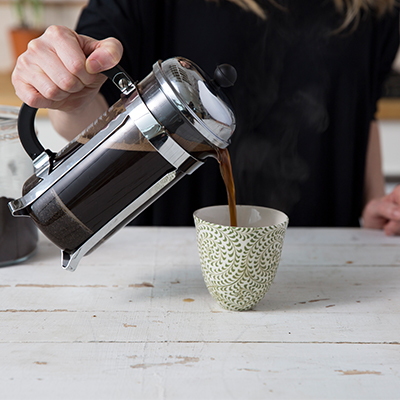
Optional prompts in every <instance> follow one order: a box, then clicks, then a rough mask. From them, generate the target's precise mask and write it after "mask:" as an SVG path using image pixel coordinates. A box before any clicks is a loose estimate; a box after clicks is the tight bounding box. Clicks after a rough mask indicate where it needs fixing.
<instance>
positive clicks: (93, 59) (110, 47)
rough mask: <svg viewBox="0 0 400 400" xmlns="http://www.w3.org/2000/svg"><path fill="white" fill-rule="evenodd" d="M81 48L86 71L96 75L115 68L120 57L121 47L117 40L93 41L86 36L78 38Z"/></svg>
mask: <svg viewBox="0 0 400 400" xmlns="http://www.w3.org/2000/svg"><path fill="white" fill-rule="evenodd" d="M80 40H81V47H82V50H83V52H84V53H85V55H86V56H88V57H87V59H86V71H87V72H88V73H89V74H97V73H99V72H102V71H106V70H107V69H110V68H112V67H114V66H116V65H117V64H118V63H119V62H120V60H121V57H122V53H123V47H122V44H121V42H120V41H119V40H117V39H115V38H107V39H104V40H100V41H98V40H95V39H92V38H89V37H87V36H80Z"/></svg>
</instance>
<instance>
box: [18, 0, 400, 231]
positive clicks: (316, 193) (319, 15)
mask: <svg viewBox="0 0 400 400" xmlns="http://www.w3.org/2000/svg"><path fill="white" fill-rule="evenodd" d="M398 48H399V12H398V9H397V7H396V6H395V4H394V0H375V1H373V0H361V1H355V0H348V1H347V0H331V1H325V2H321V1H319V0H306V1H302V2H299V1H297V0H257V1H256V0H113V1H112V0H91V1H90V2H89V4H88V5H87V7H86V8H85V9H84V10H83V12H82V15H81V17H80V19H79V22H78V25H77V28H76V31H72V30H69V29H67V28H65V27H61V26H51V27H49V28H48V29H47V30H46V32H45V33H44V35H43V36H41V37H40V38H38V39H35V40H34V41H32V42H31V43H30V44H29V46H28V50H27V51H26V52H25V53H24V54H23V55H22V56H20V57H19V59H18V61H17V63H16V66H15V69H14V71H13V74H12V82H13V84H14V86H15V89H16V93H17V95H18V96H19V97H20V98H21V99H22V100H23V101H24V102H25V103H27V104H29V105H31V106H33V107H36V108H49V115H50V118H51V121H52V123H53V125H54V127H55V129H56V130H57V131H58V132H59V133H60V134H61V135H63V136H64V137H66V138H67V139H72V138H73V137H74V136H75V135H76V134H78V133H79V132H80V131H81V130H83V129H84V128H85V127H86V126H88V125H89V124H90V123H91V122H92V121H93V120H94V119H95V118H97V117H98V116H99V115H101V114H102V113H103V112H104V111H105V110H106V109H107V107H108V106H109V105H111V104H113V103H114V102H115V101H116V100H117V99H118V96H119V94H118V90H117V89H116V88H114V86H113V84H112V83H111V82H110V81H106V78H105V76H104V75H103V74H101V71H104V70H107V69H109V68H111V67H113V66H114V65H116V64H117V63H120V64H121V65H122V67H123V68H124V69H125V70H126V71H127V72H128V73H129V75H130V76H131V77H133V79H136V80H141V79H143V78H144V77H145V76H146V75H147V74H148V73H149V72H150V71H151V69H152V65H153V63H154V62H156V61H157V60H158V59H163V60H164V59H167V58H169V57H173V56H184V57H186V58H188V59H190V60H192V61H194V62H195V63H196V64H198V65H199V66H200V67H201V68H202V69H203V70H204V71H206V73H208V74H209V75H212V73H213V70H214V68H215V67H216V66H217V65H218V64H221V63H229V64H231V65H233V66H234V67H235V68H236V70H237V74H238V78H237V82H236V83H235V85H234V86H233V87H232V88H228V89H226V94H227V96H228V97H229V99H230V101H231V103H232V107H233V109H234V111H235V114H236V118H237V128H236V131H235V133H234V134H233V136H232V143H231V145H230V147H229V152H230V155H231V160H232V168H233V174H234V179H235V184H236V194H237V203H238V204H255V205H262V206H268V207H273V208H278V209H280V210H282V211H284V212H286V213H287V214H288V215H289V219H290V225H291V226H350V227H351V226H360V223H361V224H362V226H364V227H366V228H376V229H383V230H384V231H385V233H386V234H387V235H394V234H399V233H400V188H398V187H397V188H395V189H394V191H393V192H392V193H391V194H389V195H385V192H384V180H383V175H382V168H381V158H380V157H381V156H380V147H379V130H378V124H377V122H376V121H375V113H376V103H377V100H378V99H379V96H380V93H381V88H382V84H383V82H384V80H385V77H386V75H387V74H388V72H389V71H390V68H391V64H392V62H393V59H394V57H395V54H396V52H397V50H398ZM226 202H227V200H226V192H225V188H224V185H223V183H222V179H221V177H220V174H219V171H218V165H217V163H216V162H213V161H211V160H210V161H207V162H206V163H205V165H204V166H202V167H201V168H199V169H198V170H197V171H196V172H195V173H193V175H191V176H189V177H186V178H184V179H183V180H181V181H180V182H179V183H178V184H177V185H175V186H174V187H173V188H172V189H170V190H169V191H168V192H167V193H166V194H164V195H163V196H162V197H161V198H160V199H159V200H157V201H156V202H155V203H154V204H153V205H152V206H151V207H150V208H149V209H147V210H145V211H144V212H143V213H142V214H141V215H139V216H138V217H137V218H136V219H135V221H134V223H136V224H142V225H152V224H153V225H191V224H192V223H193V222H192V212H193V211H194V210H195V209H197V208H200V207H203V206H207V205H215V204H226Z"/></svg>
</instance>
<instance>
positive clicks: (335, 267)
mask: <svg viewBox="0 0 400 400" xmlns="http://www.w3.org/2000/svg"><path fill="white" fill-rule="evenodd" d="M269 398H271V399H399V398H400V238H387V237H385V236H384V235H383V233H382V232H379V231H366V230H358V229H294V228H289V230H288V233H287V235H286V240H285V245H284V252H283V257H282V262H281V265H280V267H279V269H278V274H277V276H276V279H275V281H274V283H273V285H272V287H271V289H270V291H269V292H268V293H267V295H266V297H265V298H264V299H263V301H262V302H261V303H260V304H259V305H258V306H257V307H256V308H255V310H253V311H249V312H242V313H240V312H229V311H225V310H223V309H221V308H220V307H219V306H218V305H217V304H216V303H215V302H214V300H213V299H212V298H211V296H210V295H209V294H208V292H207V289H206V287H205V285H204V281H203V278H202V275H201V270H200V266H199V260H198V254H197V248H196V237H195V231H194V228H124V229H123V230H122V231H120V232H119V233H118V234H116V235H115V236H114V237H112V238H111V239H110V240H109V241H108V242H106V243H105V244H104V245H103V246H102V247H100V248H99V249H97V250H96V251H95V252H94V253H93V254H91V255H89V256H87V257H85V258H84V259H83V260H82V262H81V264H80V265H79V267H78V269H77V271H76V272H74V273H70V272H67V271H64V270H62V269H61V267H60V254H59V251H58V249H57V248H55V247H54V246H53V245H52V244H51V243H50V242H48V241H47V240H46V239H44V238H41V242H40V246H39V250H38V252H37V254H36V255H35V256H34V257H33V258H31V259H30V260H29V261H27V262H26V263H24V264H21V265H16V266H12V267H6V268H0V399H1V400H9V399H29V400H31V399H41V400H43V399H52V400H53V399H54V400H61V399H74V400H77V399H96V400H100V399H107V400H110V399H118V400H120V399H122V400H124V399H135V400H136V399H188V400H192V399H218V400H220V399H269Z"/></svg>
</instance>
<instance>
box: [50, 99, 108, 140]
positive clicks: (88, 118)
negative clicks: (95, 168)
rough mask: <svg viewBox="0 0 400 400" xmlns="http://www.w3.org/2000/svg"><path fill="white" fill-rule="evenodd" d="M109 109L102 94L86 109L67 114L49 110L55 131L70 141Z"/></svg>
mask: <svg viewBox="0 0 400 400" xmlns="http://www.w3.org/2000/svg"><path fill="white" fill-rule="evenodd" d="M107 109H108V104H107V102H106V100H105V98H104V97H103V95H101V94H100V93H98V94H97V95H96V97H95V98H94V99H93V101H92V102H91V103H90V104H89V105H88V106H87V107H86V108H84V109H80V110H78V111H75V110H74V111H72V112H65V111H59V110H51V109H49V110H48V111H49V118H50V120H51V123H52V125H53V127H54V129H55V130H56V131H57V132H58V133H59V134H60V135H61V136H63V137H64V138H65V139H67V140H68V141H70V140H72V139H73V138H74V137H75V136H77V135H78V134H79V133H81V132H82V131H83V130H84V129H85V128H86V127H87V126H89V125H90V124H91V123H92V122H93V121H95V120H96V119H97V118H98V117H99V116H100V115H101V114H103V113H104V112H105V111H107Z"/></svg>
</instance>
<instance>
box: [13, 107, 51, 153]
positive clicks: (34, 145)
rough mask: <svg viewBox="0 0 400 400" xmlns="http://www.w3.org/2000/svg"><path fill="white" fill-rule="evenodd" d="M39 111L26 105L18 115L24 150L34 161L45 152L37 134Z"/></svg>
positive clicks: (19, 131) (20, 136)
mask: <svg viewBox="0 0 400 400" xmlns="http://www.w3.org/2000/svg"><path fill="white" fill-rule="evenodd" d="M37 110H38V109H37V108H33V107H30V106H28V105H27V104H25V103H24V104H22V107H21V109H20V110H19V115H18V134H19V138H20V140H21V143H22V146H23V148H24V149H25V151H26V152H27V153H28V155H29V157H30V158H31V159H32V160H34V159H35V158H36V157H37V156H39V155H40V154H42V153H43V152H44V151H45V149H44V147H43V146H42V145H41V144H40V142H39V140H38V138H37V136H36V132H35V116H36V113H37Z"/></svg>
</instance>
